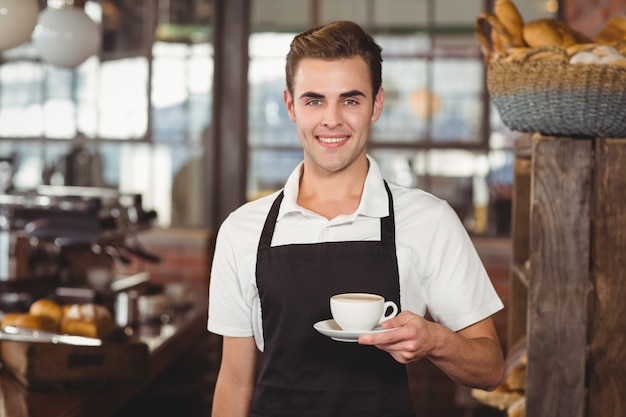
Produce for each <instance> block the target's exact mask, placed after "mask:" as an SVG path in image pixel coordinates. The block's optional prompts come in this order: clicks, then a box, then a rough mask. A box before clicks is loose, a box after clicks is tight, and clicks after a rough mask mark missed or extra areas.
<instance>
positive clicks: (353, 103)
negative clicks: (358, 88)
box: [344, 98, 359, 106]
mask: <svg viewBox="0 0 626 417" xmlns="http://www.w3.org/2000/svg"><path fill="white" fill-rule="evenodd" d="M344 103H345V104H347V105H348V106H355V105H357V104H359V102H358V101H356V100H355V99H353V98H349V99H347V100H346V101H344Z"/></svg>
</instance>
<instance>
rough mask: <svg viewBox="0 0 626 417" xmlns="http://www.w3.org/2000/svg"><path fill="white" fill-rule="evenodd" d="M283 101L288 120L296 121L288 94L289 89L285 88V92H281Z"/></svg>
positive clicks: (289, 94)
mask: <svg viewBox="0 0 626 417" xmlns="http://www.w3.org/2000/svg"><path fill="white" fill-rule="evenodd" d="M283 101H284V102H285V107H287V113H289V119H291V121H292V122H295V121H296V112H295V111H294V108H293V97H291V93H290V92H289V89H287V88H285V90H284V91H283Z"/></svg>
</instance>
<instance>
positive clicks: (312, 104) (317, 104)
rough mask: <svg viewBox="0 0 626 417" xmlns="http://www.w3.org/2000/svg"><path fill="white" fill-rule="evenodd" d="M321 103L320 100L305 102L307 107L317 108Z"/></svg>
mask: <svg viewBox="0 0 626 417" xmlns="http://www.w3.org/2000/svg"><path fill="white" fill-rule="evenodd" d="M321 103H322V101H321V100H317V99H316V100H309V101H307V102H306V104H307V106H319V105H320V104H321Z"/></svg>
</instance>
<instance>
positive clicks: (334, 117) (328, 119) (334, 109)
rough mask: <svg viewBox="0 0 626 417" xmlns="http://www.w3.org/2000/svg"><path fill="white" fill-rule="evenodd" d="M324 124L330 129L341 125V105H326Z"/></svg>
mask: <svg viewBox="0 0 626 417" xmlns="http://www.w3.org/2000/svg"><path fill="white" fill-rule="evenodd" d="M322 125H323V126H324V127H327V128H328V129H334V128H336V127H338V126H341V112H340V111H339V106H337V105H335V104H329V105H327V106H326V108H325V109H324V118H323V120H322Z"/></svg>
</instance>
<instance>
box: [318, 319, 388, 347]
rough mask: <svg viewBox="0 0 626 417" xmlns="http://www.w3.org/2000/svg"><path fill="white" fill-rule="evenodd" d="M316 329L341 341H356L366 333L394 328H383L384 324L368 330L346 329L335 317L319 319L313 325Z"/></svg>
mask: <svg viewBox="0 0 626 417" xmlns="http://www.w3.org/2000/svg"><path fill="white" fill-rule="evenodd" d="M313 327H314V328H315V330H317V331H318V332H320V333H321V334H323V335H325V336H328V337H330V338H331V339H333V340H337V341H339V342H356V341H357V339H358V338H359V336H362V335H365V334H373V333H381V332H386V331H388V330H393V329H383V328H382V326H377V327H374V328H373V329H372V330H367V331H344V330H341V327H339V325H338V324H337V323H336V322H335V320H333V319H329V320H322V321H318V322H317V323H315V324H314V325H313Z"/></svg>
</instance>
